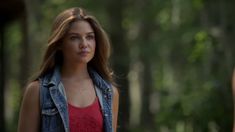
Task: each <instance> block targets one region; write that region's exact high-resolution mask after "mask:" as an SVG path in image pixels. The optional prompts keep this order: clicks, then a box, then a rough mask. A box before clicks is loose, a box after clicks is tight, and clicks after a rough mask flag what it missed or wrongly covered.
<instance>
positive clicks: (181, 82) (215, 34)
mask: <svg viewBox="0 0 235 132" xmlns="http://www.w3.org/2000/svg"><path fill="white" fill-rule="evenodd" d="M38 2H39V3H40V4H39V5H34V4H33V3H30V4H32V6H33V7H37V9H38V10H37V11H35V12H33V13H32V14H30V13H28V14H30V16H29V25H28V27H29V31H30V35H29V36H30V38H29V41H30V48H31V50H32V62H33V64H32V67H33V65H39V59H38V58H39V56H42V53H43V52H44V47H45V46H46V41H47V38H48V36H49V34H50V28H51V25H52V22H53V19H54V18H55V16H56V15H57V14H58V13H59V12H61V11H62V10H64V9H67V8H70V7H74V6H78V7H84V8H85V9H87V10H89V11H90V12H91V13H92V14H94V15H95V16H96V17H97V18H98V20H99V21H100V22H101V25H103V27H104V28H105V30H106V31H107V32H108V34H109V35H110V36H111V34H112V35H113V34H115V35H117V34H118V35H119V36H121V37H124V38H118V37H117V38H115V42H113V44H114V46H116V47H117V49H118V48H120V49H122V50H123V49H128V50H127V51H130V56H131V60H128V59H127V56H126V54H124V53H123V54H121V55H123V56H114V57H113V58H114V59H117V60H121V61H117V60H115V61H117V62H123V63H126V64H123V63H117V64H116V65H115V67H121V66H123V65H127V66H129V64H130V63H131V64H132V65H135V64H138V65H140V68H139V69H138V70H139V71H138V72H139V73H137V75H138V77H136V78H139V82H137V83H140V87H141V90H140V93H141V92H143V91H144V89H146V87H145V86H144V85H143V80H144V77H146V76H144V77H143V76H142V75H143V73H146V69H145V68H146V67H147V66H148V68H149V67H150V68H151V73H150V74H149V75H148V76H147V77H149V78H151V79H152V80H150V81H149V82H147V83H149V84H151V85H148V87H151V86H152V87H151V88H149V89H150V93H149V95H146V96H142V93H141V100H143V99H146V98H148V97H151V96H152V95H153V94H156V93H157V95H158V98H159V101H156V102H155V103H159V104H157V105H158V108H156V109H155V111H151V112H152V113H151V114H152V115H153V116H152V117H150V118H152V119H153V124H151V123H149V126H147V125H148V124H147V125H143V124H141V123H139V124H137V125H136V126H130V129H131V131H133V132H144V131H146V132H151V131H153V132H155V131H159V132H223V131H226V132H227V131H231V130H232V117H233V116H232V115H233V113H232V111H233V102H232V94H231V90H230V89H231V88H230V87H231V86H230V78H231V73H232V68H233V66H234V62H233V61H234V58H233V57H234V56H235V52H234V48H235V47H234V44H233V43H234V41H235V38H234V35H235V33H234V30H233V29H234V26H235V20H234V19H232V18H231V17H230V16H229V15H228V14H229V13H231V14H232V11H233V7H230V6H228V5H227V4H230V5H233V2H232V1H222V0H221V1H219V2H220V3H221V4H214V3H213V2H214V1H205V0H191V1H190V0H146V1H141V0H139V1H138V2H136V1H133V0H129V1H125V2H124V1H118V0H114V1H112V2H114V4H113V3H112V2H110V1H108V0H100V1H92V0H80V1H77V0H69V1H66V0H51V1H45V0H44V1H38ZM118 2H122V4H123V5H122V6H123V7H122V12H121V13H120V12H116V9H112V8H110V5H115V4H117V3H118ZM217 2H218V1H217ZM221 5H227V6H226V7H228V8H222V6H221ZM230 8H231V9H230ZM112 13H113V14H114V15H117V14H119V15H120V14H121V16H112V15H110V14H112ZM118 17H120V22H121V27H118V29H116V28H117V25H115V24H113V23H112V22H113V21H112V20H117V18H118ZM17 23H19V22H18V21H17V22H16V23H13V24H10V25H11V26H9V29H7V33H6V36H7V40H6V45H7V56H9V61H8V66H9V67H8V70H9V74H8V77H9V78H8V81H7V82H8V83H7V84H10V85H8V87H10V94H9V97H7V100H8V102H9V104H10V105H7V109H11V111H12V113H13V115H14V117H13V116H12V117H11V118H9V119H7V122H8V128H9V131H15V130H16V126H17V116H18V115H17V114H16V113H17V112H18V110H19V102H20V94H21V91H22V89H21V90H20V88H19V87H20V86H19V83H20V82H19V81H18V80H19V76H20V75H19V70H20V66H19V64H18V62H20V60H19V57H20V55H21V52H19V51H20V48H21V45H20V43H21V42H22V39H23V38H22V34H21V32H20V30H21V29H20V25H19V24H17ZM119 28H123V29H119ZM120 34H121V35H120ZM118 35H117V36H118ZM111 41H114V40H111ZM123 41H124V42H123ZM122 42H123V43H126V44H127V45H124V44H123V43H122ZM123 51H124V50H123ZM113 52H120V51H119V50H118V51H117V50H116V51H115V50H114V51H113ZM147 63H149V64H147ZM132 65H131V66H130V69H129V70H130V71H131V70H133V68H132ZM121 70H123V69H121ZM147 70H149V69H147ZM125 74H127V73H125ZM120 89H121V90H120V91H122V88H120ZM123 89H128V88H123ZM130 91H131V89H130ZM121 94H122V93H121ZM121 105H122V104H121ZM151 106H152V105H151V104H150V106H149V107H151ZM128 107H131V105H130V106H128ZM140 109H141V110H142V109H143V108H142V107H141V106H140ZM125 112H126V111H121V112H120V113H121V114H123V113H125ZM139 116H140V115H139ZM120 122H122V121H120ZM143 122H148V121H143ZM120 127H122V126H120ZM151 129H152V130H151Z"/></svg>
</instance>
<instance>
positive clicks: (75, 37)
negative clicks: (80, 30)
mask: <svg viewBox="0 0 235 132" xmlns="http://www.w3.org/2000/svg"><path fill="white" fill-rule="evenodd" d="M69 39H70V40H79V37H78V36H70V38H69Z"/></svg>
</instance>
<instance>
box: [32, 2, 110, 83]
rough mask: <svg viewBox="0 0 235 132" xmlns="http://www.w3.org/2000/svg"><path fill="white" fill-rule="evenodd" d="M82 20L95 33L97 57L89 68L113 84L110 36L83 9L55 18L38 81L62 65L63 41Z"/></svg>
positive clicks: (66, 11)
mask: <svg viewBox="0 0 235 132" xmlns="http://www.w3.org/2000/svg"><path fill="white" fill-rule="evenodd" d="M81 20H82V21H86V22H88V23H89V24H90V25H91V27H92V28H93V30H94V32H95V39H96V49H95V55H94V57H93V58H92V60H91V61H90V62H88V66H89V67H92V68H93V69H95V70H96V71H97V72H98V73H99V74H100V75H101V76H102V77H103V79H105V80H107V81H109V82H111V83H113V78H112V72H111V69H110V67H109V63H108V59H109V57H110V42H109V39H108V36H107V34H106V33H105V31H104V30H103V28H102V27H101V25H100V24H99V22H98V21H97V20H96V18H95V17H94V16H91V15H88V14H87V13H86V12H85V11H84V10H83V9H82V8H78V7H74V8H70V9H67V10H65V11H63V12H62V13H60V14H59V15H58V16H57V17H56V18H55V21H54V23H53V26H52V31H51V35H50V37H49V40H48V47H47V49H46V52H45V55H44V58H43V62H42V64H41V67H40V71H39V73H38V75H37V76H36V79H37V78H39V77H41V76H44V75H45V74H47V73H49V72H52V71H53V70H54V68H55V67H56V66H57V65H62V63H63V55H62V53H61V51H60V50H59V46H60V43H61V40H62V39H63V37H64V36H65V34H66V33H67V32H68V30H69V28H70V27H71V25H72V23H73V22H76V21H81Z"/></svg>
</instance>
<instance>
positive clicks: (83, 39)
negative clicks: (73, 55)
mask: <svg viewBox="0 0 235 132" xmlns="http://www.w3.org/2000/svg"><path fill="white" fill-rule="evenodd" d="M86 47H87V41H86V39H85V38H82V39H81V41H80V44H79V48H80V49H83V48H86Z"/></svg>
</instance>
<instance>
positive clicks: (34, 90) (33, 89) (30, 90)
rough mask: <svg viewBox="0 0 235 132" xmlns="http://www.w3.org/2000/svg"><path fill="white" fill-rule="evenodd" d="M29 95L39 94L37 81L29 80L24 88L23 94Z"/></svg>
mask: <svg viewBox="0 0 235 132" xmlns="http://www.w3.org/2000/svg"><path fill="white" fill-rule="evenodd" d="M28 94H30V95H38V94H39V81H33V82H30V83H29V84H28V85H27V86H26V88H25V90H24V96H27V95H28Z"/></svg>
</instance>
